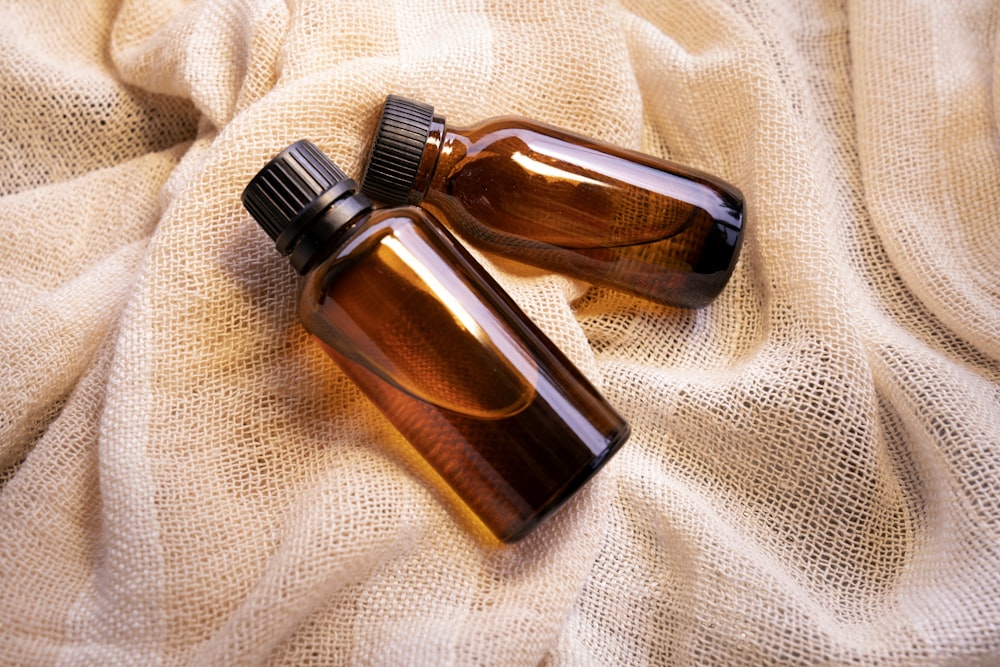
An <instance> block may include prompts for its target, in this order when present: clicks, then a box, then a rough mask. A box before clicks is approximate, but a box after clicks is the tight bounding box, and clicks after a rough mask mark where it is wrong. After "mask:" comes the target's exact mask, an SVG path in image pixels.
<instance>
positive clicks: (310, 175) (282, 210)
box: [241, 139, 371, 272]
mask: <svg viewBox="0 0 1000 667" xmlns="http://www.w3.org/2000/svg"><path fill="white" fill-rule="evenodd" d="M357 187H358V186H357V183H355V182H354V181H353V180H351V179H349V178H348V177H347V175H346V174H345V173H344V172H343V171H341V170H340V168H339V167H338V166H337V165H336V164H334V163H333V161H331V160H330V158H328V157H327V156H326V155H324V154H323V153H322V152H321V151H320V150H319V148H317V147H316V146H315V145H314V144H312V143H311V142H309V141H306V140H305V139H302V140H299V141H296V142H295V143H294V144H292V145H291V146H289V147H288V148H286V149H284V150H283V151H281V152H280V153H278V154H277V155H276V156H275V157H274V158H273V159H272V160H271V161H270V162H268V163H267V164H266V165H265V166H264V168H263V169H261V170H260V172H258V173H257V175H256V176H254V177H253V179H252V180H251V181H250V183H249V184H248V185H247V186H246V188H245V189H244V190H243V195H242V197H241V198H242V200H243V206H244V207H245V208H246V209H247V210H248V211H249V212H250V215H251V216H253V218H254V220H256V221H257V224H259V225H260V226H261V227H262V228H263V229H264V231H266V232H267V234H268V236H270V237H271V239H273V240H274V244H275V247H276V248H277V249H278V252H280V253H281V254H283V255H291V262H292V265H293V266H295V268H296V269H297V270H299V272H303V271H304V270H305V268H306V265H307V264H308V263H309V260H310V259H312V257H313V256H314V255H315V253H316V252H317V251H318V250H320V249H321V247H322V245H323V242H325V241H327V240H329V238H330V237H331V236H332V234H333V232H335V231H336V230H337V229H339V228H340V227H342V226H343V225H344V224H346V223H347V222H349V221H351V220H353V219H354V218H355V217H357V216H358V215H359V214H361V213H363V212H364V211H365V210H366V209H368V208H370V207H371V202H370V201H369V200H368V198H367V197H365V196H364V195H363V194H357V193H355V190H356V189H357ZM320 220H321V221H322V222H323V224H315V223H317V222H319V221H320Z"/></svg>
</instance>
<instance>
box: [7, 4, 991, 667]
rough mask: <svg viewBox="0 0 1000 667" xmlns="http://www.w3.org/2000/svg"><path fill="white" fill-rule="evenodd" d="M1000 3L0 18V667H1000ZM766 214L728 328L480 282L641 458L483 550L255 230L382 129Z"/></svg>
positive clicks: (731, 298) (268, 8) (32, 11)
mask: <svg viewBox="0 0 1000 667" xmlns="http://www.w3.org/2000/svg"><path fill="white" fill-rule="evenodd" d="M998 34H1000V8H998V5H997V3H996V2H995V1H994V0H963V1H962V2H942V1H941V0H905V1H904V0H848V1H840V2H838V1H835V0H815V1H799V0H588V1H587V2H583V1H580V0H523V1H521V2H513V1H501V0H438V1H436V2H429V1H427V0H337V1H335V2H330V1H322V0H312V1H308V0H302V1H301V2H282V1H279V0H199V1H195V2H190V3H185V2H179V1H177V0H171V1H164V0H80V1H74V2H65V1H57V0H33V1H32V2H18V1H16V0H3V1H2V2H0V90H2V98H0V234H2V236H3V242H2V243H0V664H4V665H7V664H10V665H32V666H33V665H54V664H59V665H165V666H166V665H189V664H190V665H236V664H261V665H305V666H308V665H355V664H359V665H459V666H462V665H504V666H510V665H538V664H542V665H547V666H552V667H554V666H557V665H794V664H810V665H811V664H832V665H941V664H949V665H974V664H980V665H991V664H998V661H1000V287H998V285H1000V268H998V267H1000V225H998V224H997V217H998V215H1000V214H998V211H1000V134H998V118H1000V116H998V111H997V109H998V108H1000V107H998V103H1000V99H998V96H1000V75H998V72H1000V68H998V67H997V65H998V58H1000V47H998V43H1000V42H998V40H997V37H998ZM390 92H393V93H398V94H402V95H405V96H409V97H412V98H415V99H419V100H423V101H425V102H428V103H431V104H433V105H434V106H435V107H436V109H437V111H438V112H439V113H440V114H441V115H444V116H445V117H446V118H447V119H448V121H449V122H450V123H453V124H455V125H467V124H471V123H473V122H475V121H478V120H480V119H483V118H487V117H491V116H497V115H506V114H516V115H522V116H527V117H530V118H534V119H538V120H541V121H545V122H548V123H551V124H554V125H557V126H561V127H564V128H567V129H570V130H573V131H576V132H579V133H582V134H586V135H589V136H592V137H596V138H598V139H602V140H606V141H609V142H612V143H615V144H618V145H622V146H625V147H628V148H633V149H638V150H641V151H644V152H646V153H649V154H653V155H657V156H661V157H665V158H668V159H670V160H673V161H676V162H679V163H681V164H685V165H688V166H691V167H695V168H698V169H701V170H704V171H707V172H710V173H713V174H716V175H718V176H719V177H721V178H723V179H725V180H727V181H730V182H732V183H734V184H735V185H737V186H738V187H739V188H740V189H741V190H742V191H743V192H744V193H745V195H746V197H747V201H748V204H749V207H750V217H749V222H748V231H747V234H746V242H745V244H744V246H743V253H742V255H741V258H740V261H739V264H738V266H737V268H736V271H735V274H734V275H733V278H732V280H731V282H730V283H729V285H728V286H727V287H726V289H725V290H724V292H723V293H722V294H721V296H720V297H719V298H718V299H717V300H716V301H715V302H713V303H712V304H711V305H710V306H709V307H707V308H705V309H702V310H698V311H693V310H683V309H677V308H670V307H666V306H658V305H655V304H652V303H650V302H646V301H643V300H640V299H637V298H633V297H629V296H625V295H622V294H620V293H616V292H614V291H612V290H609V289H606V288H598V287H592V286H589V285H586V284H584V283H581V282H578V281H574V280H571V279H569V278H566V277H563V276H560V275H555V274H550V273H547V272H545V271H543V270H540V269H536V268H531V267H528V266H525V265H522V264H519V263H516V262H514V261H512V260H510V259H509V258H503V257H497V256H494V255H489V254H485V253H481V252H478V251H474V252H475V253H476V254H477V256H478V257H480V258H481V259H482V262H483V264H484V266H485V267H486V268H487V270H488V271H489V272H490V273H491V274H493V275H494V276H495V277H496V279H497V280H498V281H499V282H500V283H501V284H502V285H503V286H504V287H505V288H506V289H507V290H508V291H509V292H510V294H511V296H512V297H513V298H514V299H515V300H516V301H517V302H518V303H519V304H520V305H521V306H522V307H523V309H524V310H525V312H526V313H527V314H528V315H529V316H530V317H531V318H532V319H534V320H535V321H536V322H537V323H538V324H539V326H540V327H541V328H542V329H543V330H544V331H545V332H546V333H547V334H548V335H549V336H550V337H551V338H552V340H553V341H554V342H555V343H556V344H557V345H558V346H560V347H561V348H562V349H563V350H564V351H565V352H566V354H567V355H568V356H569V357H570V358H571V359H572V360H573V361H574V362H575V363H576V364H577V365H578V366H579V367H580V368H581V370H582V371H583V372H584V373H585V374H586V375H587V376H588V377H589V378H590V379H591V380H592V381H593V382H594V384H595V385H596V386H598V387H599V388H600V389H601V390H602V392H603V393H604V394H605V395H606V396H607V397H608V399H609V401H610V402H611V403H613V404H614V405H615V406H616V407H617V408H618V409H619V410H620V412H622V413H623V414H624V415H625V416H626V417H627V419H628V420H629V421H630V423H631V425H632V428H633V436H632V438H631V440H630V441H629V442H628V444H626V446H625V447H624V448H623V449H622V450H621V451H620V453H619V454H618V455H617V456H616V457H615V458H614V460H612V462H611V463H610V464H609V465H608V466H607V467H606V468H604V469H603V470H602V471H601V473H600V474H599V475H598V476H597V477H595V479H594V480H593V481H592V483H590V484H588V485H587V486H586V487H585V488H584V489H583V490H582V491H581V492H580V493H579V494H578V495H577V496H575V497H574V498H573V499H572V500H571V501H570V502H569V503H568V504H567V505H566V506H565V507H564V508H563V510H561V511H560V512H559V513H558V514H557V515H556V516H554V517H553V518H552V519H551V521H550V522H548V523H546V524H545V525H543V526H542V527H541V528H539V529H538V530H537V531H536V532H534V533H533V534H532V535H530V536H529V537H528V538H527V539H525V540H524V541H523V542H520V543H518V544H516V545H513V546H500V545H498V544H496V543H495V542H491V541H490V540H489V539H487V538H486V537H484V535H483V534H482V531H477V529H476V528H475V526H473V525H470V523H469V522H468V520H467V519H464V518H463V515H462V513H461V511H459V510H458V509H456V507H455V506H454V504H453V503H450V502H449V500H448V498H447V497H446V496H445V495H444V494H442V493H441V492H440V491H439V490H438V489H437V487H435V485H434V484H432V483H430V482H429V481H428V479H427V477H426V474H425V473H426V471H425V470H424V469H423V468H422V467H421V463H420V462H419V461H415V460H414V459H413V457H412V456H408V454H407V448H406V445H405V442H403V441H402V438H401V436H400V435H399V434H398V433H397V432H396V431H395V430H394V429H393V428H392V427H391V426H390V425H389V424H388V422H387V421H386V420H385V418H384V417H383V416H382V415H381V414H380V413H379V412H377V411H376V410H375V409H374V408H373V407H372V406H371V404H370V403H368V402H367V400H366V399H365V398H364V397H363V396H362V395H361V394H360V392H359V391H358V390H357V389H356V388H355V387H354V386H353V385H352V384H351V383H350V382H349V381H348V380H347V379H346V378H345V376H344V375H343V374H342V373H341V372H340V371H339V370H338V369H337V368H336V366H335V365H334V364H333V363H332V362H330V360H329V359H328V358H327V357H326V356H325V355H324V353H323V351H322V350H321V349H320V348H319V347H318V346H317V345H315V343H314V342H313V341H312V340H311V339H310V338H309V336H308V335H307V334H306V333H305V332H304V331H303V330H302V328H301V326H300V325H299V323H298V321H297V320H296V315H295V292H296V288H297V285H298V278H297V276H296V275H295V273H294V271H292V269H291V268H290V267H289V265H288V263H287V261H286V260H285V259H284V258H282V257H280V256H279V255H278V254H277V253H276V252H275V251H274V247H273V244H272V243H271V242H270V241H269V239H267V238H266V236H265V235H264V233H263V232H262V231H261V230H260V229H259V228H258V227H257V225H255V224H254V222H253V221H252V220H251V219H250V217H249V215H248V214H247V213H246V212H245V210H244V209H243V208H242V206H241V204H240V200H239V194H240V192H241V191H242V188H243V187H244V185H245V184H246V183H247V181H248V180H249V179H250V178H251V177H252V176H253V175H254V174H255V173H256V171H257V170H258V169H259V168H260V167H261V166H262V165H263V164H264V163H265V162H266V161H267V160H268V159H269V158H270V157H271V156H273V155H274V154H275V153H277V152H278V151H279V150H280V149H282V148H283V147H284V146H286V145H287V144H289V143H291V142H292V141H294V140H297V139H299V138H308V139H311V140H312V141H314V142H316V143H317V144H318V145H319V146H320V147H322V148H323V150H324V151H325V152H327V153H328V154H329V155H330V156H331V157H332V158H333V159H334V160H336V161H337V162H338V163H339V164H340V166H341V167H342V168H343V169H344V170H345V171H346V172H347V173H348V174H350V175H351V176H353V177H354V178H358V177H359V176H360V171H361V167H362V162H363V159H364V153H365V150H366V147H367V146H368V143H369V141H370V137H371V135H372V132H373V130H374V125H375V123H376V119H377V116H378V111H379V107H380V104H381V101H382V100H383V99H384V97H385V95H386V94H387V93H390Z"/></svg>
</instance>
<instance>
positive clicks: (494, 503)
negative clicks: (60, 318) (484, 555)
mask: <svg viewBox="0 0 1000 667" xmlns="http://www.w3.org/2000/svg"><path fill="white" fill-rule="evenodd" d="M355 188H356V184H355V183H354V181H352V180H350V179H348V178H347V177H346V176H345V175H344V173H343V172H341V171H340V170H339V169H338V168H337V166H336V165H334V164H333V163H332V162H331V161H330V160H329V159H328V158H327V157H326V156H325V155H323V154H322V153H321V152H319V150H318V149H317V148H316V147H315V146H314V145H312V144H311V143H309V142H306V141H300V142H297V143H295V144H292V145H291V146H290V147H288V148H286V149H285V150H284V151H282V152H281V153H280V154H279V155H278V156H277V157H275V158H274V159H273V160H272V161H271V162H269V163H268V164H267V165H266V166H265V167H264V168H263V169H262V170H261V172H260V173H259V174H257V176H256V177H254V179H253V180H252V181H251V182H250V184H249V185H248V186H247V188H246V190H245V191H244V192H243V203H244V206H246V208H247V209H248V210H249V211H250V213H251V214H252V216H253V217H254V218H255V219H256V220H257V222H258V223H259V224H260V225H261V226H262V227H263V228H264V229H265V230H266V231H267V232H268V234H269V235H270V236H271V238H272V239H274V241H275V244H276V246H277V249H278V250H279V251H280V252H282V253H284V254H287V255H289V257H290V260H291V263H292V265H293V266H294V267H295V269H297V270H298V271H299V272H300V273H302V274H304V275H305V280H304V282H303V284H302V287H301V291H300V295H299V316H300V318H301V320H302V323H303V325H304V326H305V328H306V329H307V330H308V331H309V332H310V333H312V334H313V335H314V336H315V337H316V338H317V339H318V340H319V342H320V343H321V344H322V347H323V349H325V350H326V352H327V353H328V354H329V355H330V356H331V357H332V358H333V359H334V360H335V361H336V362H337V363H338V364H339V365H340V367H341V368H342V369H343V371H344V373H346V374H347V376H348V377H350V378H351V379H352V380H353V381H354V382H356V383H357V384H358V386H360V387H361V389H362V390H363V391H364V393H365V394H366V395H367V396H368V398H369V399H371V401H372V402H373V403H374V404H375V405H376V406H377V407H379V408H380V409H381V410H382V412H383V413H384V414H385V415H386V416H387V417H388V418H389V420H390V421H391V422H392V423H393V425H395V426H396V428H397V429H398V430H399V431H400V432H401V433H402V434H403V435H404V436H405V437H406V438H407V440H409V442H410V443H411V444H412V445H413V447H414V448H415V449H416V450H417V451H418V452H419V453H420V454H421V455H422V456H423V457H424V459H426V460H427V461H428V462H429V463H430V465H431V466H432V467H433V468H434V469H435V470H436V471H437V472H438V474H439V475H440V476H441V478H442V479H443V480H444V481H445V482H446V483H447V484H448V485H449V486H450V487H451V489H453V490H454V492H455V493H456V494H457V495H458V497H459V498H460V499H461V500H462V501H463V502H464V503H465V504H466V505H467V506H468V507H469V508H470V509H471V510H472V511H473V512H474V513H475V514H476V515H477V516H478V517H479V518H480V519H481V520H482V521H483V523H485V524H486V526H487V527H488V528H489V529H490V530H491V531H492V532H493V534H495V535H496V536H497V538H499V539H501V540H503V541H513V540H516V539H518V538H520V537H522V536H523V535H525V534H526V533H527V532H528V531H529V530H530V529H531V528H532V527H533V526H535V525H536V524H537V523H538V522H539V521H541V520H542V519H543V518H544V517H545V516H547V515H548V514H550V513H551V512H552V511H553V510H555V509H556V508H557V507H558V506H559V505H560V504H562V503H563V501H565V500H566V499H567V498H568V497H569V496H570V495H572V494H573V492H574V491H576V490H577V489H578V488H579V487H580V486H581V485H582V484H583V483H584V482H585V481H586V480H587V479H589V478H590V477H591V476H592V475H593V474H594V473H595V472H596V471H597V470H598V468H600V467H601V466H602V465H603V464H604V463H605V462H606V461H607V460H608V458H609V457H610V456H611V455H612V454H613V453H614V452H615V451H616V450H617V449H618V448H619V447H620V446H621V445H622V443H624V442H625V440H626V439H627V438H628V434H629V427H628V424H627V423H626V422H625V421H624V420H623V419H622V417H621V416H620V415H619V414H618V413H617V412H616V411H615V410H614V409H613V408H612V407H611V406H610V405H608V403H607V401H605V399H604V398H603V397H602V396H601V395H600V394H599V393H598V392H597V390H596V389H595V388H594V387H593V386H592V385H591V384H590V383H589V382H588V381H587V379H586V378H585V377H584V376H583V375H582V374H581V373H580V371H579V370H578V369H577V368H576V367H575V366H573V364H571V363H570V362H569V361H568V360H567V359H566V357H565V356H564V355H563V354H562V353H561V352H560V351H559V350H558V349H557V348H556V347H555V346H554V345H553V344H552V343H551V342H550V341H549V340H548V338H546V337H545V335H544V334H542V332H541V331H539V329H538V328H537V327H536V326H535V325H534V324H533V323H532V322H531V321H530V320H529V319H528V318H527V317H526V316H525V315H524V314H523V313H522V312H521V310H520V309H519V308H518V307H517V306H516V305H515V304H514V302H513V301H512V300H511V299H510V297H509V296H507V295H506V293H505V292H503V290H502V289H501V288H500V287H499V286H498V285H497V284H496V283H495V282H494V281H493V280H492V279H491V278H490V276H489V275H488V274H487V273H486V272H485V271H484V270H483V269H482V267H481V266H480V265H479V264H477V263H476V261H475V260H474V259H473V258H472V257H471V256H470V255H469V254H468V253H467V252H466V251H465V250H464V249H463V248H462V247H461V246H460V245H458V243H457V242H456V241H455V239H454V238H453V237H451V236H450V234H449V233H448V232H447V231H446V230H445V229H444V228H443V227H442V226H441V225H440V224H439V223H438V222H437V221H436V220H434V219H433V218H432V217H430V216H429V215H428V214H427V213H426V212H425V211H423V210H421V209H419V208H417V207H413V206H407V207H402V208H395V209H380V210H377V211H372V209H371V203H370V202H369V200H368V199H367V198H366V197H365V196H364V195H362V194H357V193H355Z"/></svg>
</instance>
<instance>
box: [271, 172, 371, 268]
mask: <svg viewBox="0 0 1000 667" xmlns="http://www.w3.org/2000/svg"><path fill="white" fill-rule="evenodd" d="M371 208H372V204H371V202H370V201H369V200H368V197H366V196H364V195H363V194H361V193H355V192H353V191H351V192H350V193H349V194H347V195H346V196H344V197H342V198H340V199H337V200H336V201H335V202H333V204H331V205H330V206H329V207H327V208H326V209H325V210H323V211H321V212H319V213H318V214H317V215H315V217H313V219H312V220H311V221H310V222H309V223H308V224H307V225H306V226H305V228H304V229H303V230H302V233H301V235H300V236H299V237H298V238H297V239H296V240H295V243H294V246H293V247H292V249H291V251H290V252H288V260H289V262H291V264H292V267H294V268H295V270H296V271H298V272H299V274H305V273H308V272H309V271H310V270H311V269H312V268H313V267H314V266H316V265H317V264H319V263H320V262H322V261H323V260H324V259H326V257H327V256H328V255H329V254H330V253H331V252H332V251H333V249H334V248H336V247H337V245H338V244H339V243H340V237H341V236H342V234H343V232H344V231H345V230H347V229H349V228H351V227H353V226H354V225H356V224H357V222H358V221H359V220H361V219H363V218H364V217H366V216H367V215H368V214H369V213H370V212H371Z"/></svg>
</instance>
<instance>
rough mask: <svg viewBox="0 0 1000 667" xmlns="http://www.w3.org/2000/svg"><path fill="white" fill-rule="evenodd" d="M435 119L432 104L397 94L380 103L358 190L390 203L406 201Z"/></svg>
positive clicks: (394, 204)
mask: <svg viewBox="0 0 1000 667" xmlns="http://www.w3.org/2000/svg"><path fill="white" fill-rule="evenodd" d="M433 120H434V107H432V106H430V105H429V104H424V103H423V102H416V101H414V100H410V99H407V98H405V97H399V96H398V95H389V96H388V97H387V98H386V99H385V104H384V105H383V106H382V117H381V118H380V119H379V123H378V129H377V130H376V132H375V140H374V141H373V142H372V148H371V152H370V153H369V155H368V165H367V166H366V168H365V173H364V176H362V178H361V190H362V192H364V193H365V194H366V195H368V196H369V197H371V198H372V199H374V200H376V201H380V202H382V203H383V204H388V205H390V206H398V205H401V204H408V203H411V202H410V195H411V191H412V189H413V183H414V181H416V179H417V170H418V169H419V167H420V159H421V158H422V157H423V154H424V145H425V144H426V143H427V135H428V134H429V133H430V129H431V124H432V122H433Z"/></svg>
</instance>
